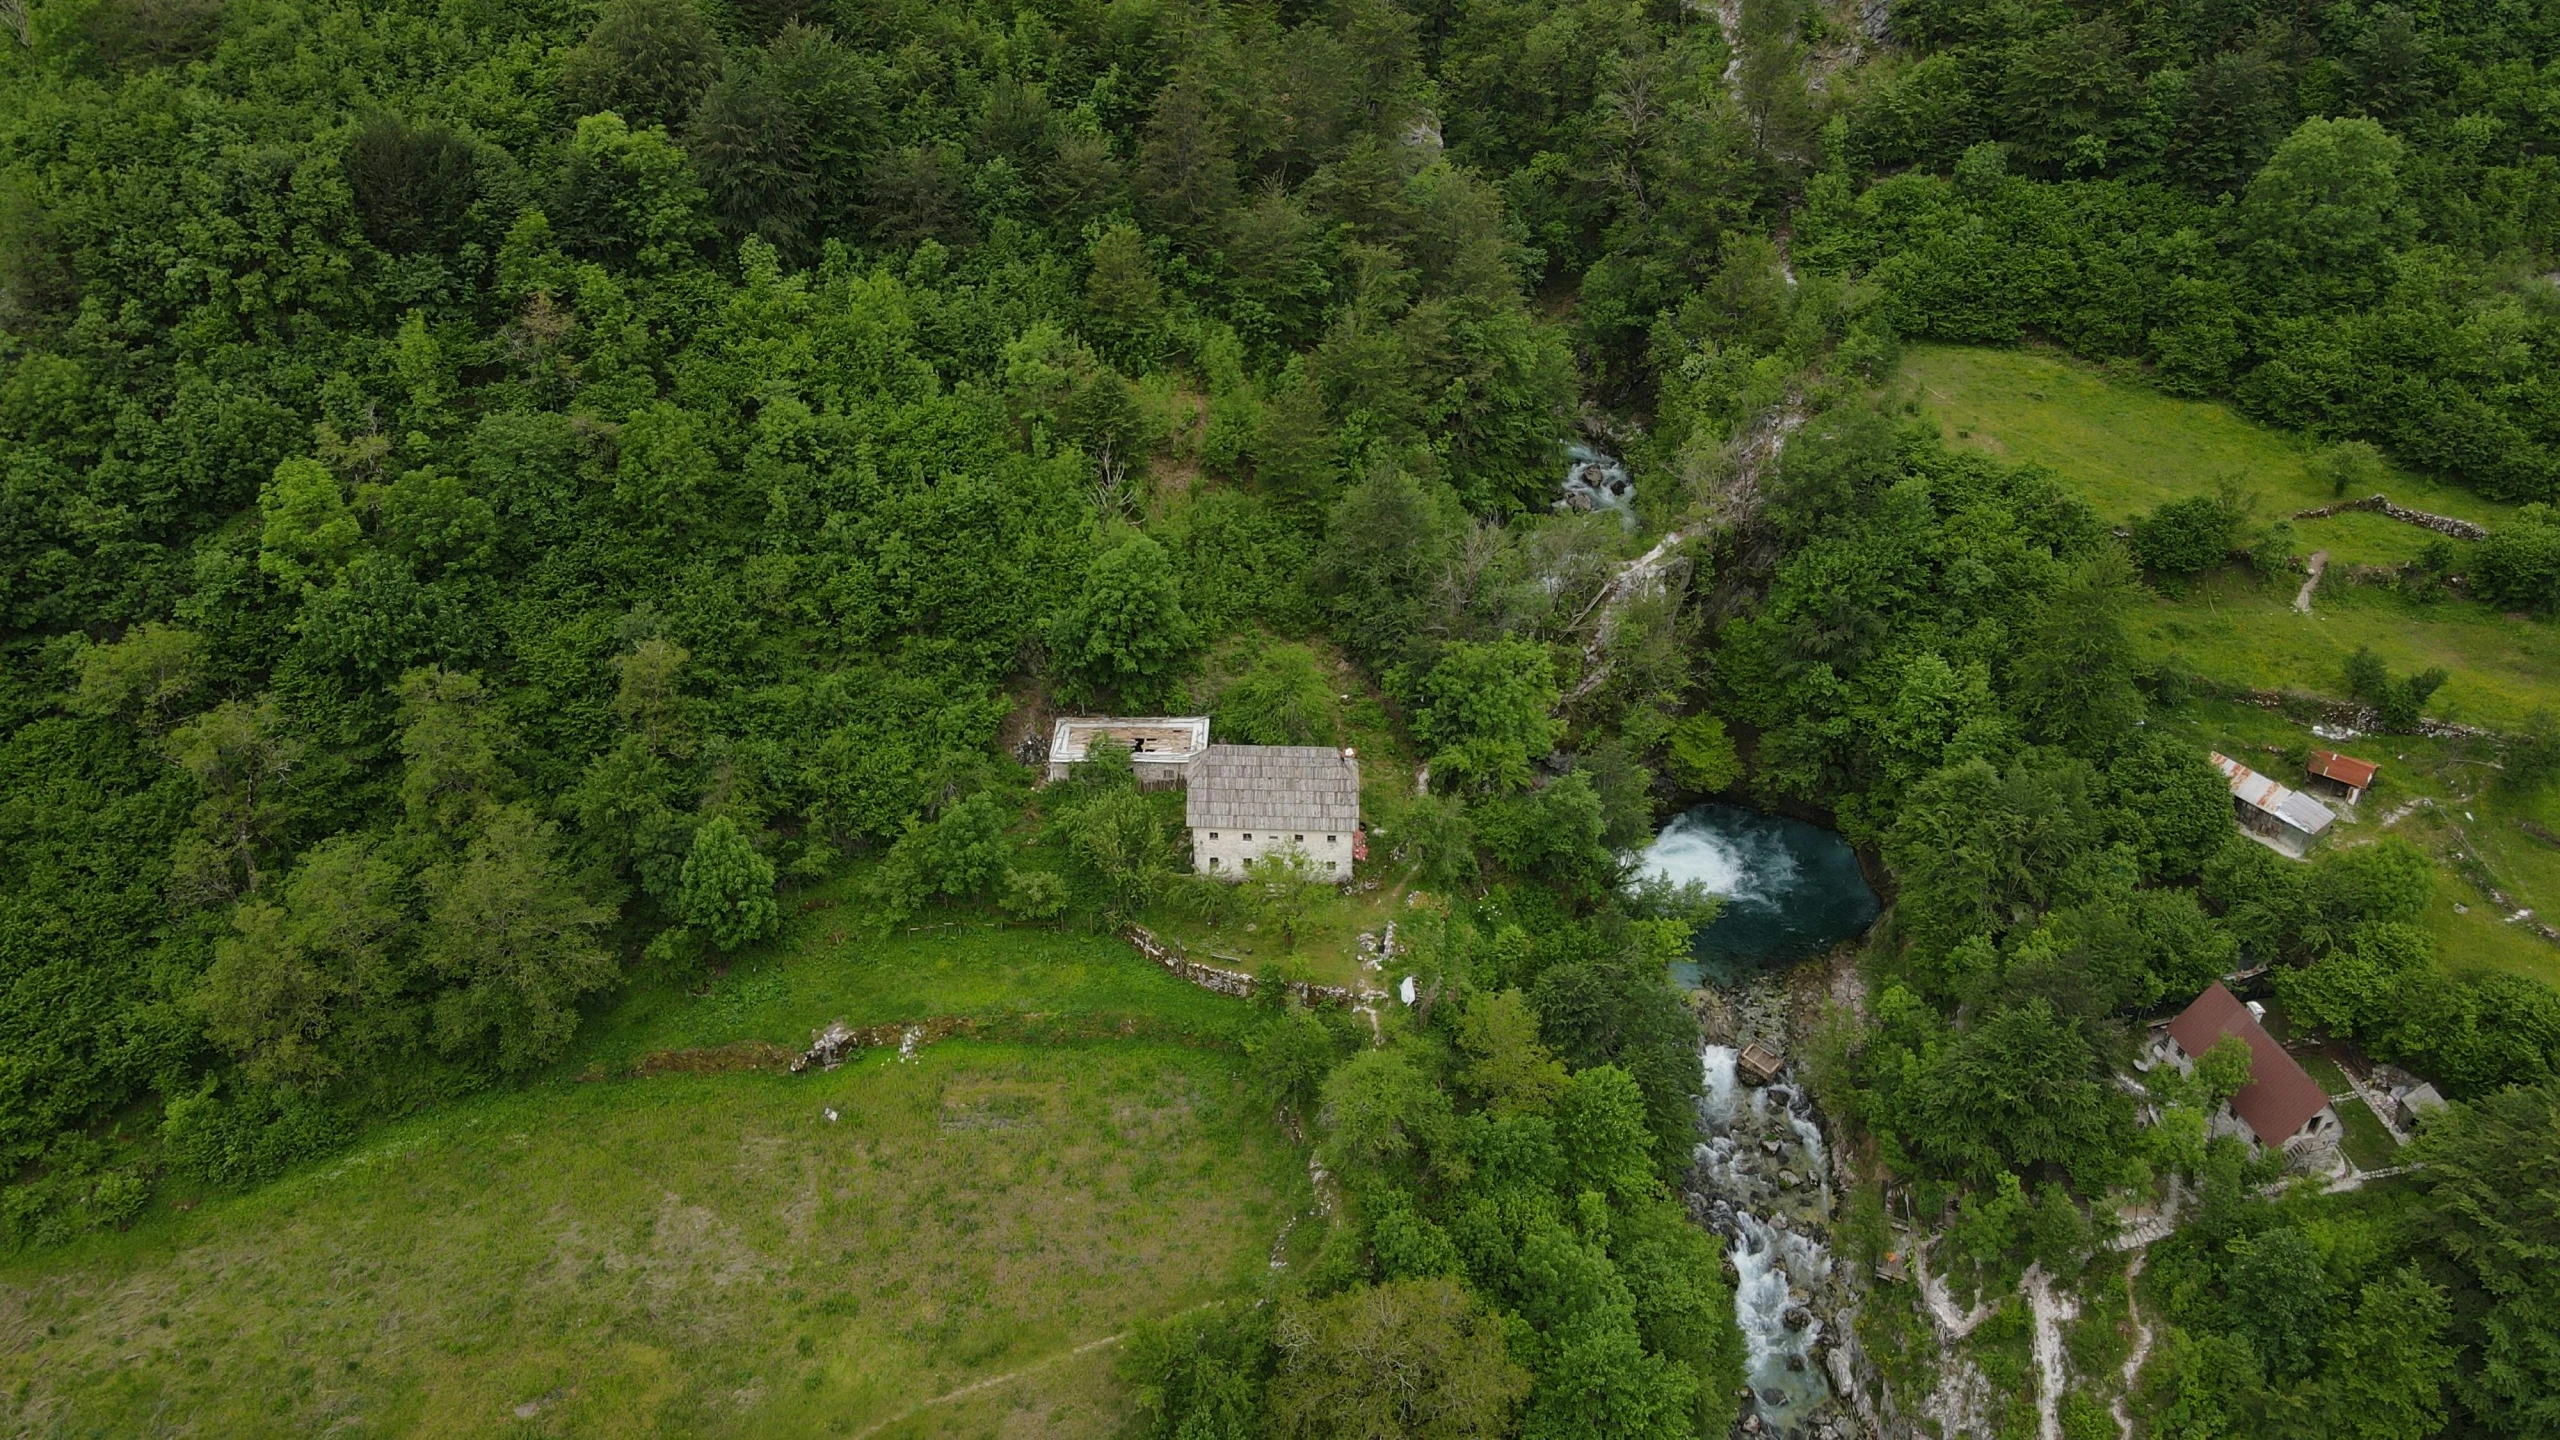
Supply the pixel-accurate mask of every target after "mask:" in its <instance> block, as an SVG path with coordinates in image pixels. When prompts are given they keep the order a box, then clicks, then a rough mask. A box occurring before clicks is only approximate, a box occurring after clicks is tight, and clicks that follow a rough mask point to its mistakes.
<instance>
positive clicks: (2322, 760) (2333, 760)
mask: <svg viewBox="0 0 2560 1440" xmlns="http://www.w3.org/2000/svg"><path fill="white" fill-rule="evenodd" d="M2305 768H2307V769H2309V770H2310V771H2311V773H2312V774H2314V775H2317V776H2319V777H2321V778H2322V779H2324V780H2335V781H2337V782H2338V783H2339V784H2341V785H2344V786H2346V787H2347V788H2349V789H2351V790H2365V789H2370V788H2371V787H2372V785H2373V777H2374V776H2376V775H2379V774H2381V773H2382V767H2381V766H2379V765H2376V764H2375V763H2373V762H2372V761H2370V760H2358V759H2357V758H2355V757H2354V756H2352V755H2341V754H2339V753H2338V752H2337V751H2335V750H2314V751H2312V752H2311V763H2310V765H2309V766H2307V767H2305Z"/></svg>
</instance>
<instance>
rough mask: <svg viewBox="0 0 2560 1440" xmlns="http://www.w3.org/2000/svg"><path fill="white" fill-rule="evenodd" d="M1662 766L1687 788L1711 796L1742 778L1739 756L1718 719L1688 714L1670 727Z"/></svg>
mask: <svg viewBox="0 0 2560 1440" xmlns="http://www.w3.org/2000/svg"><path fill="white" fill-rule="evenodd" d="M1662 768H1663V769H1665V770H1667V771H1669V772H1670V774H1671V778H1672V779H1674V780H1677V781H1679V782H1680V783H1681V784H1682V785H1684V786H1686V787H1688V788H1689V789H1691V790H1695V791H1697V792H1698V793H1700V794H1702V795H1713V794H1715V793H1716V792H1717V791H1719V790H1724V789H1727V788H1729V787H1731V786H1732V784H1733V782H1734V781H1736V780H1739V779H1741V778H1742V757H1741V756H1740V755H1739V754H1737V753H1735V751H1734V748H1733V737H1732V736H1730V735H1728V734H1726V733H1725V728H1724V722H1723V721H1722V720H1720V719H1717V718H1716V717H1715V716H1713V715H1692V716H1690V717H1689V718H1688V719H1686V720H1683V721H1681V722H1680V723H1679V725H1678V726H1677V727H1675V728H1674V729H1673V730H1672V732H1671V745H1670V749H1669V750H1668V751H1667V752H1666V753H1665V754H1664V756H1663V760H1662Z"/></svg>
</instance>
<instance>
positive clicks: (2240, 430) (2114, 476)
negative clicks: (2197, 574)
mask: <svg viewBox="0 0 2560 1440" xmlns="http://www.w3.org/2000/svg"><path fill="white" fill-rule="evenodd" d="M1900 384H1901V386H1903V387H1905V388H1907V390H1908V392H1909V393H1910V394H1912V395H1913V396H1914V397H1915V398H1917V399H1918V400H1919V402H1920V404H1921V406H1922V407H1923V409H1924V410H1925V411H1926V412H1927V413H1928V414H1930V415H1931V416H1932V417H1934V418H1935V419H1936V420H1937V422H1938V425H1939V428H1940V430H1941V431H1942V432H1943V433H1944V434H1945V435H1946V437H1947V440H1948V443H1950V444H1953V445H1957V446H1969V447H1971V448H1974V449H1978V450H1982V451H1985V452H1987V453H1990V454H1993V455H1998V456H2001V457H2002V458H2004V459H2009V460H2018V461H2029V462H2033V463H2035V464H2038V465H2042V466H2045V467H2046V468H2048V469H2050V470H2052V471H2053V472H2054V473H2056V474H2057V475H2060V476H2062V477H2063V479H2064V481H2065V483H2067V484H2068V485H2069V486H2070V487H2071V489H2072V490H2073V491H2074V492H2075V493H2077V494H2078V495H2079V496H2080V497H2081V498H2082V499H2084V500H2086V501H2088V502H2089V504H2090V505H2091V506H2092V507H2094V508H2095V509H2096V510H2097V512H2098V514H2099V515H2100V516H2101V517H2103V518H2105V519H2107V520H2108V521H2111V522H2117V523H2121V522H2123V521H2125V520H2127V519H2130V518H2132V517H2133V516H2134V515H2137V514H2140V513H2142V512H2143V511H2147V510H2149V509H2151V508H2152V507H2153V506H2155V505H2158V504H2159V503H2160V502H2161V501H2163V500H2175V499H2179V498H2182V497H2184V496H2188V495H2198V494H2210V493H2212V491H2213V489H2214V486H2215V484H2216V482H2217V481H2218V480H2219V479H2221V478H2222V477H2225V476H2228V477H2231V478H2232V479H2234V480H2236V481H2237V482H2238V483H2239V485H2240V488H2241V489H2242V490H2243V491H2244V492H2246V491H2255V492H2257V494H2258V495H2259V496H2260V497H2261V498H2260V513H2261V515H2262V516H2263V517H2264V518H2268V519H2273V518H2275V517H2277V516H2280V515H2285V514H2290V513H2292V512H2294V511H2297V510H2309V509H2314V508H2316V507H2319V506H2322V505H2327V504H2331V503H2333V502H2334V501H2335V500H2336V498H2337V497H2336V496H2334V495H2332V494H2331V493H2330V490H2329V487H2328V486H2326V485H2324V484H2323V483H2321V482H2320V481H2318V480H2316V479H2314V478H2312V475H2311V471H2310V468H2309V461H2310V459H2311V453H2312V452H2311V450H2310V448H2309V447H2308V446H2306V445H2305V444H2304V443H2302V442H2301V441H2298V440H2296V439H2294V438H2293V437H2290V436H2287V435H2285V434H2283V433H2281V432H2279V431H2275V430H2270V429H2268V428H2266V427H2265V426H2262V425H2259V424H2256V423H2255V422H2253V421H2250V420H2248V419H2246V418H2244V417H2243V416H2241V415H2240V414H2239V412H2237V411H2235V410H2233V409H2232V408H2231V407H2229V406H2227V405H2220V404H2215V403H2212V402H2209V401H2202V400H2179V399H2174V398H2172V397H2170V396H2167V395H2162V394H2160V393H2159V392H2157V391H2154V390H2151V389H2148V388H2146V387H2144V386H2141V385H2136V384H2131V383H2128V382H2125V381H2121V380H2116V379H2113V378H2110V377H2109V376H2108V375H2107V374H2106V372H2104V371H2103V370H2100V369H2098V368H2097V367H2095V366H2092V365H2088V364H2084V363H2082V362H2080V361H2077V360H2072V359H2068V358H2066V357H2064V356H2061V355H2056V354H2052V353H2050V352H2044V351H2036V350H1982V349H1973V348H1968V347H1962V346H1951V345H1915V346H1913V347H1911V349H1910V350H1909V352H1908V353H1907V355H1906V357H1905V359H1904V361H1903V366H1902V372H1901V379H1900ZM2383 488H2384V492H2385V493H2387V494H2388V495H2390V496H2391V498H2392V499H2394V500H2396V501H2398V502H2400V503H2401V504H2403V505H2410V506H2415V507H2416V508H2418V509H2421V510H2430V511H2434V512H2436V513H2438V514H2442V515H2455V516H2460V517H2462V518H2463V519H2466V520H2477V521H2480V522H2481V523H2483V524H2492V523H2495V522H2496V521H2497V520H2498V519H2499V518H2501V517H2502V516H2504V515H2506V514H2508V513H2510V507H2508V506H2505V505H2501V504H2499V503H2497V502H2496V501H2492V500H2484V499H2482V498H2481V497H2480V496H2478V495H2476V494H2473V493H2472V492H2471V491H2469V490H2465V489H2461V488H2458V487H2455V486H2451V485H2447V484H2445V483H2443V482H2441V481H2437V480H2432V479H2429V478H2427V477H2425V476H2421V475H2416V474H2411V473H2409V472H2407V471H2395V472H2394V473H2393V474H2392V476H2391V478H2390V480H2389V481H2388V482H2387V483H2386V484H2385V485H2384V487H2383ZM2296 532H2297V533H2298V534H2299V535H2300V536H2301V538H2302V542H2303V548H2304V549H2306V550H2311V549H2326V550H2328V551H2329V552H2330V553H2331V554H2332V556H2333V557H2335V558H2336V559H2337V560H2339V561H2340V562H2342V563H2348V564H2362V565H2382V564H2396V563H2398V562H2400V561H2403V560H2407V559H2409V558H2411V557H2413V556H2415V555H2416V554H2417V553H2418V549H2419V547H2420V546H2422V545H2424V544H2425V543H2426V542H2427V540H2428V539H2429V538H2431V537H2430V536H2429V535H2428V533H2427V532H2425V531H2423V530H2419V529H2417V528H2415V527H2413V526H2408V525H2402V524H2399V523H2397V522H2395V521H2391V520H2387V519H2385V518H2383V517H2381V516H2378V515H2361V514H2360V515H2345V516H2338V517H2335V518H2332V519H2327V520H2311V521H2302V522H2298V523H2297V525H2296Z"/></svg>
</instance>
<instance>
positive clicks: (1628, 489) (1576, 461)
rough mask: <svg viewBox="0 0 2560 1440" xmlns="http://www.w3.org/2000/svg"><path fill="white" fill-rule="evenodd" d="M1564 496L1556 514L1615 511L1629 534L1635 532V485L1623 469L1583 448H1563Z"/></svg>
mask: <svg viewBox="0 0 2560 1440" xmlns="http://www.w3.org/2000/svg"><path fill="white" fill-rule="evenodd" d="M1564 453H1565V471H1564V493H1563V495H1561V496H1559V497H1558V498H1557V500H1556V504H1555V508H1556V509H1557V510H1559V511H1575V510H1579V511H1584V512H1589V511H1593V510H1615V511H1617V512H1618V518H1619V520H1620V521H1622V522H1623V523H1624V524H1625V525H1626V527H1627V528H1628V529H1630V530H1633V529H1634V528H1636V482H1635V481H1633V480H1631V479H1629V478H1628V477H1627V467H1626V466H1624V465H1621V464H1619V463H1618V462H1617V461H1616V460H1614V459H1612V458H1610V457H1609V456H1606V455H1603V454H1601V453H1600V452H1599V451H1597V450H1594V449H1592V448H1591V447H1589V446H1587V445H1567V446H1566V447H1564Z"/></svg>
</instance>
